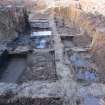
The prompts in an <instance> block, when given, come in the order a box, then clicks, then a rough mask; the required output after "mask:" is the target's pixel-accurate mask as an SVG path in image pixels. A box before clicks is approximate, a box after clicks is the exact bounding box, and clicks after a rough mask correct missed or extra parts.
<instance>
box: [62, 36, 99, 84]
mask: <svg viewBox="0 0 105 105" xmlns="http://www.w3.org/2000/svg"><path fill="white" fill-rule="evenodd" d="M80 37H81V36H80ZM61 40H62V43H63V45H64V60H65V61H66V62H65V63H66V64H68V65H72V67H73V70H72V73H73V75H74V76H73V78H74V80H76V81H78V82H80V83H91V82H96V81H97V82H99V76H98V72H97V71H98V68H97V66H96V65H95V63H94V61H93V58H92V55H91V54H90V53H89V52H88V51H87V49H86V48H85V47H83V46H81V47H79V43H78V45H77V44H76V43H75V36H62V37H61ZM84 44H86V43H84Z"/></svg>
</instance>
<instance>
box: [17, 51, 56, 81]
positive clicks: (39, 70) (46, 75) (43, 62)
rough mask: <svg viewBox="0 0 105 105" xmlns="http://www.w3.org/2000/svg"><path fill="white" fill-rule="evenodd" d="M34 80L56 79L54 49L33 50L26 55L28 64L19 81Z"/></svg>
mask: <svg viewBox="0 0 105 105" xmlns="http://www.w3.org/2000/svg"><path fill="white" fill-rule="evenodd" d="M34 80H39V81H40V80H54V81H55V80H57V74H56V65H55V57H54V51H51V52H34V53H33V54H29V55H28V66H27V69H26V70H25V72H24V73H23V75H22V76H21V77H20V79H19V81H20V82H26V81H34Z"/></svg>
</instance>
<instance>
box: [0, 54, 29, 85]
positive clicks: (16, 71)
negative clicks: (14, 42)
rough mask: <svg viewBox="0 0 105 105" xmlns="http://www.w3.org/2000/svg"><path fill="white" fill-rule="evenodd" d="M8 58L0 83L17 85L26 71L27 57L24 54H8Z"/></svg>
mask: <svg viewBox="0 0 105 105" xmlns="http://www.w3.org/2000/svg"><path fill="white" fill-rule="evenodd" d="M7 56H8V57H7V59H5V61H6V62H7V64H6V65H4V67H3V69H2V74H1V76H0V77H1V78H0V82H7V83H15V82H17V81H18V78H19V77H20V75H21V74H22V73H23V72H24V70H25V69H26V58H27V56H26V55H24V54H14V55H10V54H8V55H7ZM5 61H4V62H5Z"/></svg>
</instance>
